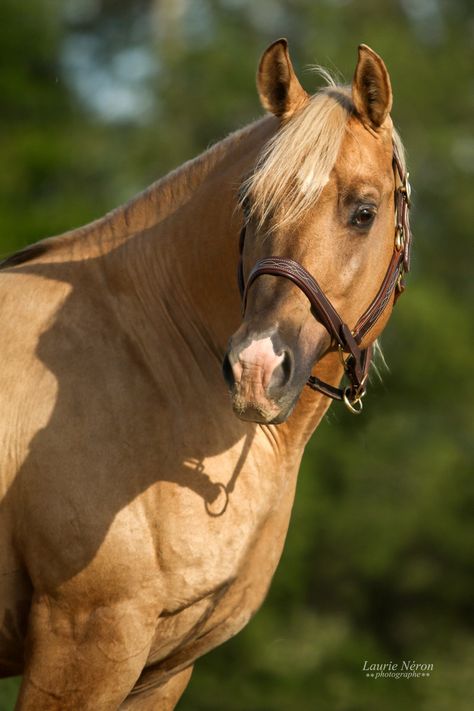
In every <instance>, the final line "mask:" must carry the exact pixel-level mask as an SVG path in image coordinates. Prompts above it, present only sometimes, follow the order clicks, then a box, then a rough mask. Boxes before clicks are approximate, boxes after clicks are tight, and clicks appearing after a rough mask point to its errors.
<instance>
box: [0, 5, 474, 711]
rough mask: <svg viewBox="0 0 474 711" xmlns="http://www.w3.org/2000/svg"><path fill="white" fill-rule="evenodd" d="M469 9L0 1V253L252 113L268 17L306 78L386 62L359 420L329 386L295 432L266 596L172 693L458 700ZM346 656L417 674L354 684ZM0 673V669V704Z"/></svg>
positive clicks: (208, 702) (356, 705) (76, 219)
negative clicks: (377, 360)
mask: <svg viewBox="0 0 474 711" xmlns="http://www.w3.org/2000/svg"><path fill="white" fill-rule="evenodd" d="M472 7H473V6H472V2H471V1H470V0H449V1H448V0H357V1H355V0H292V1H290V0H259V1H258V2H257V0H22V2H21V3H19V2H18V1H17V0H2V2H1V5H0V107H1V109H0V153H1V160H2V165H3V169H2V170H1V172H0V202H1V205H0V253H2V254H6V253H8V252H9V251H12V250H14V249H16V248H18V247H21V246H23V245H26V244H28V243H31V242H33V241H35V240H37V239H40V238H42V237H44V236H48V235H51V234H55V233H58V232H61V231H64V230H66V229H69V228H71V227H75V226H79V225H81V224H83V223H85V222H87V221H89V220H92V219H94V218H96V217H99V216H101V215H102V214H103V213H105V212H106V211H107V210H110V209H112V208H113V207H115V206H117V205H118V204H120V203H121V202H123V201H125V200H127V199H129V198H130V197H131V196H132V195H133V194H134V193H136V192H137V191H139V190H141V189H143V188H145V187H146V186H147V185H148V184H149V183H151V182H152V181H153V180H155V179H156V178H157V177H159V176H161V175H163V174H165V173H166V172H167V171H169V170H170V169H171V168H173V167H175V166H177V165H179V164H180V163H182V162H183V161H185V160H187V159H189V158H191V157H193V156H195V155H197V154H198V153H200V152H201V151H203V150H204V149H205V148H206V147H207V146H209V144H210V143H211V142H215V141H216V140H218V139H220V138H222V137H224V136H225V135H226V134H227V133H229V132H230V131H232V130H234V129H236V128H239V127H240V126H242V125H244V124H246V123H248V122H249V121H251V120H253V119H254V118H256V117H258V116H259V115H260V114H261V109H260V107H259V104H258V100H257V95H256V91H255V88H254V76H255V70H256V66H257V62H258V59H259V57H260V54H261V52H262V51H263V49H264V48H265V47H266V45H267V44H268V43H269V42H271V41H273V40H274V39H276V38H278V37H280V36H286V37H288V39H289V41H290V49H291V53H292V57H293V61H294V64H295V66H296V68H297V70H298V73H299V75H300V78H301V80H302V83H303V84H304V85H305V87H306V88H307V89H308V90H309V91H314V90H315V89H316V88H317V81H318V79H317V78H316V77H315V76H314V75H313V74H311V73H310V72H306V74H305V68H307V67H308V66H309V65H311V64H314V63H319V64H323V65H326V66H327V67H329V69H331V70H336V71H338V72H340V73H341V76H343V77H344V78H345V79H346V80H347V81H349V80H350V79H351V76H352V73H353V70H354V66H355V60H356V50H357V45H358V44H359V43H360V42H365V43H367V44H369V45H370V46H371V47H373V48H374V49H375V50H376V51H377V52H379V53H380V54H381V55H382V57H383V58H384V60H385V62H386V64H387V66H388V68H389V71H390V73H391V77H392V84H393V90H394V96H395V102H394V109H393V117H394V120H395V122H396V124H397V126H398V128H399V130H400V132H401V135H402V137H403V139H404V141H405V144H406V147H407V151H408V161H409V168H410V172H411V175H412V182H413V186H414V203H415V206H414V210H413V215H412V222H413V228H414V234H415V246H414V259H413V269H412V273H411V274H410V277H409V283H408V286H409V288H408V291H407V293H406V295H405V296H404V298H403V299H402V300H401V302H400V305H399V306H397V307H396V310H395V312H394V315H393V317H392V320H391V322H390V326H389V328H388V329H387V331H386V334H384V336H383V341H382V345H383V348H384V353H385V358H386V360H387V363H388V367H389V371H388V372H385V373H384V374H383V381H382V382H379V381H378V380H377V379H376V378H374V381H373V383H372V386H371V388H370V395H369V397H368V398H367V401H366V408H365V410H364V415H363V416H362V417H360V418H352V416H351V415H350V414H348V413H346V412H345V411H344V409H343V408H342V407H341V406H338V405H333V407H332V408H331V410H330V412H329V414H328V416H327V417H326V419H325V421H324V422H323V424H322V425H321V426H320V428H319V429H318V431H317V433H316V435H315V436H314V437H313V439H312V441H311V443H310V444H309V446H308V448H307V452H306V455H305V459H304V463H303V467H302V471H301V474H300V480H299V486H298V492H297V498H296V503H295V508H294V514H293V519H292V523H291V527H290V532H289V536H288V541H287V545H286V549H285V553H284V555H283V558H282V561H281V564H280V567H279V569H278V572H277V574H276V577H275V580H274V583H273V586H272V589H271V592H270V594H269V597H268V599H267V601H266V602H265V604H264V606H263V608H262V609H261V611H260V612H259V613H258V615H257V616H256V618H255V619H254V620H253V621H252V622H251V623H250V624H249V626H248V627H247V628H246V629H245V630H244V632H242V633H241V634H240V635H239V636H238V637H236V638H235V639H234V640H232V641H230V642H228V643H227V644H225V645H224V646H222V647H220V648H219V649H217V650H215V651H214V652H213V653H211V654H209V655H208V656H207V657H205V658H203V659H202V660H201V661H199V662H198V663H197V665H196V668H195V672H194V676H193V679H192V682H191V684H190V686H189V688H188V690H187V691H186V693H185V695H184V697H183V699H182V701H181V702H180V704H179V710H180V711H314V709H318V710H321V711H326V710H327V711H358V710H360V711H371V710H374V711H388V710H397V711H398V709H400V708H406V709H430V711H444V710H446V711H447V710H448V709H449V711H451V710H452V709H456V710H457V711H467V709H472V708H473V699H474V672H473V669H474V638H473V636H472V631H473V623H474V610H473V600H474V595H473V592H474V589H473V552H474V531H473V526H472V513H473V511H474V490H473V483H472V475H473V471H472V470H473V467H472V456H470V455H471V451H472V450H471V447H472V429H471V427H470V425H471V423H472V409H473V408H472V394H473V393H472V384H473V380H472V363H471V355H472V349H471V347H470V346H471V343H472V338H471V322H472V318H471V313H470V310H469V306H470V305H471V304H472V303H473V301H472V296H473V294H472V291H473V288H472V287H473V280H472V277H471V275H470V267H471V264H472V256H471V257H470V256H468V253H469V248H470V246H471V245H470V243H471V240H472V217H473V213H474V201H473V173H474V135H473V133H472V127H473V104H474V75H473V68H474V62H473V59H474V56H473V54H474V53H473V47H474V15H473V12H472ZM364 660H368V661H369V662H375V663H384V662H389V661H393V662H395V663H400V662H401V661H402V660H414V661H416V662H419V663H429V664H433V665H434V670H433V671H432V672H431V675H430V677H429V678H422V679H415V680H406V679H399V680H395V679H388V680H382V679H378V680H374V679H371V678H367V677H366V675H365V673H364V672H363V671H362V667H363V663H364ZM17 687H18V680H17V679H9V680H5V681H3V682H0V711H9V710H10V709H13V706H14V700H15V697H16V690H17ZM38 711H40V710H39V709H38ZM65 711H67V710H66V709H65Z"/></svg>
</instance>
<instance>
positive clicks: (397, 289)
mask: <svg viewBox="0 0 474 711" xmlns="http://www.w3.org/2000/svg"><path fill="white" fill-rule="evenodd" d="M393 170H394V174H395V217H396V226H395V243H394V248H393V254H392V258H391V260H390V264H389V265H388V269H387V272H386V274H385V277H384V279H383V281H382V284H381V285H380V288H379V290H378V292H377V294H376V295H375V297H374V299H373V300H372V302H371V303H370V305H369V306H368V308H367V309H366V310H365V311H364V313H363V314H362V316H361V317H360V318H359V320H358V321H357V323H356V325H355V326H354V328H353V329H352V330H351V329H350V328H349V326H348V325H347V324H346V323H345V322H344V321H343V320H342V318H341V317H340V315H339V314H338V312H337V311H336V309H335V308H334V306H333V305H332V304H331V302H330V301H329V299H328V298H327V297H326V296H325V294H324V292H323V291H322V290H321V287H320V286H319V284H318V283H317V281H316V279H315V278H314V277H313V276H312V275H311V274H310V273H309V272H308V271H306V269H305V268H304V267H302V266H301V264H298V262H295V261H294V260H293V259H288V258H286V257H268V258H265V259H260V260H259V261H258V262H257V263H256V264H255V266H254V267H253V269H252V270H251V272H250V274H249V276H248V279H247V282H245V279H244V272H243V250H244V244H245V233H246V227H247V225H246V223H244V226H243V228H242V231H241V233H240V243H239V252H240V256H239V265H238V274H237V279H238V284H239V289H240V295H241V298H242V310H243V312H244V313H245V307H246V304H247V294H248V291H249V289H250V287H251V285H252V284H253V282H254V281H255V279H257V277H259V276H261V275H262V274H271V275H273V276H281V277H284V278H285V279H289V280H290V281H292V282H293V283H294V284H296V286H297V287H298V288H299V289H301V291H302V292H303V293H304V294H305V295H306V296H307V298H308V299H309V302H310V304H311V309H312V311H313V314H314V316H315V317H316V318H317V320H318V321H320V323H322V325H323V326H324V327H325V328H326V330H327V331H328V333H329V334H330V336H331V340H332V343H333V344H335V345H337V348H338V350H339V354H340V356H341V361H342V364H343V366H344V371H345V374H346V377H347V380H348V382H349V384H348V385H347V386H346V387H344V388H340V387H339V388H337V387H334V385H330V384H329V383H325V382H323V381H322V380H320V379H319V378H317V377H316V376H315V375H311V376H310V377H309V379H308V381H307V383H306V384H307V385H309V387H310V388H312V389H313V390H318V391H319V392H321V393H323V394H324V395H327V397H330V398H333V399H334V400H342V401H343V402H344V403H345V405H346V406H347V407H348V409H349V410H350V411H351V412H353V413H354V414H358V413H359V412H360V411H361V410H362V397H363V396H364V395H365V391H366V383H367V377H368V374H369V367H370V363H371V359H372V346H371V345H370V346H369V347H368V348H364V349H361V348H360V344H361V342H362V339H363V337H364V336H365V334H366V333H367V332H368V331H370V329H371V328H372V326H373V325H374V324H375V323H376V322H377V321H378V319H379V318H380V316H381V315H382V313H383V312H384V310H385V307H386V306H387V304H388V303H389V301H390V298H391V296H392V294H394V301H393V303H395V302H396V300H397V298H398V297H399V296H400V294H401V293H402V292H403V290H404V288H405V287H404V276H405V274H406V273H407V272H408V271H409V269H410V249H411V232H410V222H409V216H408V211H409V208H410V205H411V203H410V183H409V182H408V173H405V171H404V170H403V166H402V163H401V161H400V158H399V156H398V153H397V150H396V147H395V145H394V146H393ZM345 353H346V354H348V355H347V358H344V354H345Z"/></svg>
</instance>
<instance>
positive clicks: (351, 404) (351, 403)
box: [342, 386, 364, 415]
mask: <svg viewBox="0 0 474 711" xmlns="http://www.w3.org/2000/svg"><path fill="white" fill-rule="evenodd" d="M350 393H351V389H350V387H349V386H348V387H347V388H346V389H345V390H344V394H343V396H342V399H343V401H344V405H345V406H346V407H347V409H348V410H349V412H352V414H353V415H360V413H361V412H362V409H363V407H364V403H363V402H362V398H361V397H356V398H355V399H354V400H349V396H350Z"/></svg>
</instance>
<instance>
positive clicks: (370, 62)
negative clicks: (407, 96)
mask: <svg viewBox="0 0 474 711" xmlns="http://www.w3.org/2000/svg"><path fill="white" fill-rule="evenodd" d="M352 100H353V102H354V106H355V108H356V111H357V113H358V114H359V116H360V118H361V119H362V122H363V123H365V124H367V125H368V126H370V128H374V129H377V128H380V126H381V125H382V124H383V122H384V121H385V119H386V118H387V116H388V114H389V113H390V110H391V108H392V87H391V84H390V77H389V74H388V71H387V68H386V66H385V64H384V63H383V61H382V59H381V57H379V55H378V54H376V52H374V51H373V49H370V47H367V45H366V44H361V45H359V60H358V62H357V67H356V70H355V74H354V79H353V80H352Z"/></svg>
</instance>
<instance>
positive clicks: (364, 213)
mask: <svg viewBox="0 0 474 711" xmlns="http://www.w3.org/2000/svg"><path fill="white" fill-rule="evenodd" d="M376 213H377V210H376V209H375V207H373V206H372V205H360V206H359V207H358V208H357V210H356V211H355V213H354V214H353V216H352V224H353V225H354V226H355V227H359V228H362V229H363V228H364V227H370V225H371V224H372V222H373V221H374V218H375V215H376Z"/></svg>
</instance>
